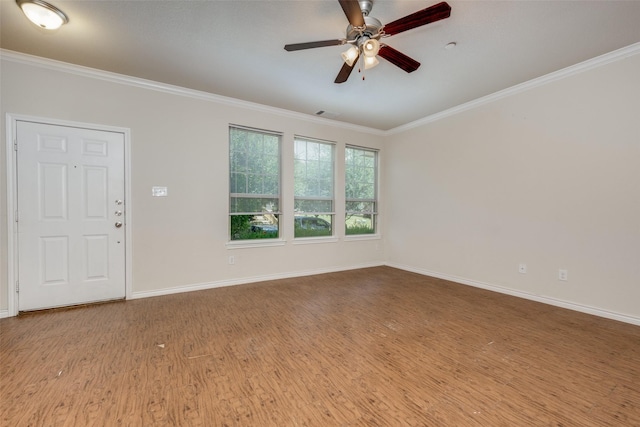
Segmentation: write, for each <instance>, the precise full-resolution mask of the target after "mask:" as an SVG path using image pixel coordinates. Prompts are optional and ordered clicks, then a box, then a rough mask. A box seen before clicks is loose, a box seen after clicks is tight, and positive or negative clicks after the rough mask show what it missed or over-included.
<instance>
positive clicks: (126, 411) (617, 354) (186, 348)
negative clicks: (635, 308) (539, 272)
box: [0, 267, 640, 427]
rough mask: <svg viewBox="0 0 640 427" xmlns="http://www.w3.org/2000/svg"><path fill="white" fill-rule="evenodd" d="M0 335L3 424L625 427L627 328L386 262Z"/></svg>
mask: <svg viewBox="0 0 640 427" xmlns="http://www.w3.org/2000/svg"><path fill="white" fill-rule="evenodd" d="M0 333H1V342H0V366H1V369H2V371H1V372H0V374H1V377H0V378H1V379H0V398H1V403H0V405H1V406H0V415H1V417H0V420H1V421H2V423H1V424H2V425H3V426H166V425H169V426H456V427H457V426H632V425H635V426H640V327H637V326H633V325H628V324H624V323H620V322H615V321H611V320H607V319H602V318H598V317H593V316H589V315H586V314H582V313H577V312H572V311H568V310H564V309H561V308H557V307H552V306H547V305H544V304H539V303H535V302H531V301H526V300H522V299H518V298H514V297H510V296H506V295H501V294H496V293H492V292H488V291H484V290H480V289H475V288H471V287H467V286H463V285H457V284H453V283H450V282H446V281H443V280H439V279H433V278H428V277H424V276H420V275H417V274H413V273H409V272H405V271H400V270H396V269H393V268H389V267H377V268H370V269H364V270H354V271H348V272H340V273H332V274H325V275H319V276H309V277H302V278H295V279H286V280H277V281H272V282H263V283H256V284H249V285H243V286H234V287H227V288H219V289H212V290H208V291H201V292H192V293H184V294H178V295H171V296H165V297H157V298H148V299H142V300H132V301H126V302H117V303H111V304H103V305H96V306H90V307H82V308H76V309H71V310H65V311H52V312H41V313H37V314H30V315H24V316H19V317H15V318H8V319H2V320H0Z"/></svg>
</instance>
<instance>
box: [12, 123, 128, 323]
mask: <svg viewBox="0 0 640 427" xmlns="http://www.w3.org/2000/svg"><path fill="white" fill-rule="evenodd" d="M19 121H24V122H35V123H42V124H45V125H54V126H67V127H76V128H84V129H92V130H97V131H104V132H117V133H121V134H123V136H124V197H125V208H126V215H125V260H124V263H125V266H124V271H125V274H124V276H125V278H124V280H125V299H130V298H131V295H132V260H133V257H132V248H133V245H132V239H131V236H132V234H133V233H132V226H131V224H133V221H132V218H133V203H132V202H131V130H130V129H129V128H123V127H115V126H107V125H99V124H94V123H83V122H74V121H69V120H59V119H51V118H45V117H37V116H29V115H23V114H12V113H7V116H6V122H5V123H6V139H5V145H6V147H5V149H6V163H7V164H6V179H7V200H6V202H7V280H8V283H7V287H8V292H7V311H8V313H7V314H8V316H17V315H18V307H19V304H18V298H19V296H20V294H19V293H17V292H16V290H17V289H16V282H17V280H18V261H19V260H18V225H17V223H16V213H17V211H16V207H17V204H18V180H17V172H18V167H17V161H18V158H17V156H16V151H15V150H14V146H15V145H16V138H17V126H18V122H19Z"/></svg>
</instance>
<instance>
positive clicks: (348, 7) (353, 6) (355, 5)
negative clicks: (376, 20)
mask: <svg viewBox="0 0 640 427" xmlns="http://www.w3.org/2000/svg"><path fill="white" fill-rule="evenodd" d="M338 1H339V2H340V6H342V10H344V14H345V15H347V19H348V20H349V24H351V25H353V26H354V27H364V17H363V16H362V9H360V3H359V2H358V0H338Z"/></svg>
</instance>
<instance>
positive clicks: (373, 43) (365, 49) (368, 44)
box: [362, 39, 380, 57]
mask: <svg viewBox="0 0 640 427" xmlns="http://www.w3.org/2000/svg"><path fill="white" fill-rule="evenodd" d="M379 50H380V42H379V41H378V40H376V39H368V40H367V41H365V42H364V43H362V53H363V54H364V56H366V57H374V56H376V55H377V54H378V51H379Z"/></svg>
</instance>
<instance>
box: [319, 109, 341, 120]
mask: <svg viewBox="0 0 640 427" xmlns="http://www.w3.org/2000/svg"><path fill="white" fill-rule="evenodd" d="M316 116H322V117H324V118H327V119H336V118H338V116H340V113H332V112H331V111H324V110H320V111H318V112H317V113H316Z"/></svg>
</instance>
